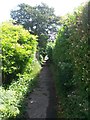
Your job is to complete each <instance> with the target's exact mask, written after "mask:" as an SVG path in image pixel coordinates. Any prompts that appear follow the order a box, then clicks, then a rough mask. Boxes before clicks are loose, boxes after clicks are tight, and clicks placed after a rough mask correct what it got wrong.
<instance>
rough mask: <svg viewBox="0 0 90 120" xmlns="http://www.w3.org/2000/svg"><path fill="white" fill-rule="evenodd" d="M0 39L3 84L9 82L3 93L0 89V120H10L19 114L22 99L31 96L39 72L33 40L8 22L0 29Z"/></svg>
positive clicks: (22, 30)
mask: <svg viewBox="0 0 90 120" xmlns="http://www.w3.org/2000/svg"><path fill="white" fill-rule="evenodd" d="M0 38H1V43H2V54H1V55H0V58H2V66H1V67H2V72H3V81H4V82H6V83H10V82H11V84H9V86H8V87H6V89H5V88H4V87H1V86H0V120H5V119H8V118H9V119H10V118H11V119H14V118H16V116H17V115H19V114H21V111H23V110H22V109H23V108H22V104H24V103H23V100H24V97H25V95H26V94H27V93H28V91H29V92H31V90H32V88H33V84H34V80H35V78H36V76H37V75H38V74H39V72H40V64H39V63H38V61H37V60H36V58H35V54H36V50H37V41H36V40H37V38H36V36H34V35H31V34H30V33H29V32H28V31H27V30H25V29H23V27H22V26H17V25H13V24H12V23H11V22H7V23H3V24H2V25H1V26H0ZM35 82H36V81H35ZM5 86H6V84H5ZM24 109H25V108H24Z"/></svg>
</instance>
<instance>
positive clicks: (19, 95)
mask: <svg viewBox="0 0 90 120" xmlns="http://www.w3.org/2000/svg"><path fill="white" fill-rule="evenodd" d="M29 66H30V67H31V66H32V72H31V71H30V72H29ZM29 66H27V68H26V70H25V72H24V73H23V74H22V75H21V74H20V75H19V79H18V80H17V81H16V82H15V81H13V83H12V84H11V85H10V86H9V88H8V89H6V90H5V89H4V88H3V87H0V120H3V119H7V118H16V116H17V115H19V114H20V112H21V108H22V104H23V103H22V102H23V99H24V97H25V95H26V94H27V92H28V89H29V92H30V91H32V87H33V81H34V78H35V77H36V76H37V75H38V74H39V72H40V65H39V63H38V62H37V61H36V60H34V61H33V62H32V64H31V63H30V65H29ZM24 109H25V108H24ZM23 111H24V110H23Z"/></svg>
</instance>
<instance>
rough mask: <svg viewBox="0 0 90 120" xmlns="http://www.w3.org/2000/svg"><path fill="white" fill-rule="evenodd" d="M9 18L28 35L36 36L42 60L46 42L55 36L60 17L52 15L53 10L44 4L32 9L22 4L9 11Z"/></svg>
mask: <svg viewBox="0 0 90 120" xmlns="http://www.w3.org/2000/svg"><path fill="white" fill-rule="evenodd" d="M11 18H12V19H13V20H14V21H15V22H14V24H21V25H23V26H24V28H25V29H27V30H29V32H30V33H32V34H34V35H38V43H39V44H38V45H39V47H40V48H41V49H40V48H39V50H40V51H39V52H40V59H43V58H44V56H43V54H42V53H44V51H45V49H46V44H47V41H48V39H52V36H55V34H56V33H57V31H58V26H59V25H60V22H59V21H60V17H58V16H56V15H55V14H54V9H53V8H49V7H48V5H46V4H44V3H42V4H41V5H37V6H34V7H32V6H30V5H28V4H24V3H23V4H20V5H18V6H17V9H15V10H12V11H11ZM42 50H43V51H42ZM41 51H42V52H41ZM41 56H42V57H41Z"/></svg>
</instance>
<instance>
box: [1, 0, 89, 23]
mask: <svg viewBox="0 0 90 120" xmlns="http://www.w3.org/2000/svg"><path fill="white" fill-rule="evenodd" d="M86 1H88V0H0V23H1V22H3V21H6V20H9V19H10V11H11V10H12V9H15V8H16V7H17V5H18V4H21V3H26V4H29V5H31V6H35V5H38V4H40V3H41V2H43V3H46V4H47V5H48V6H49V7H53V8H54V9H55V14H56V15H60V16H63V15H65V14H67V13H69V12H72V11H73V9H74V8H76V7H77V6H79V5H80V4H81V3H83V2H86Z"/></svg>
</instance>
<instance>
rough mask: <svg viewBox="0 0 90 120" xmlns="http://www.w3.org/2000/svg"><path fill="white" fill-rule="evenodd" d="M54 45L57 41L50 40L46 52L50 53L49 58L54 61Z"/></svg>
mask: <svg viewBox="0 0 90 120" xmlns="http://www.w3.org/2000/svg"><path fill="white" fill-rule="evenodd" d="M54 45H55V43H54V42H52V41H49V42H48V43H47V47H46V54H47V55H48V58H49V60H50V61H52V50H53V48H54Z"/></svg>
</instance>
